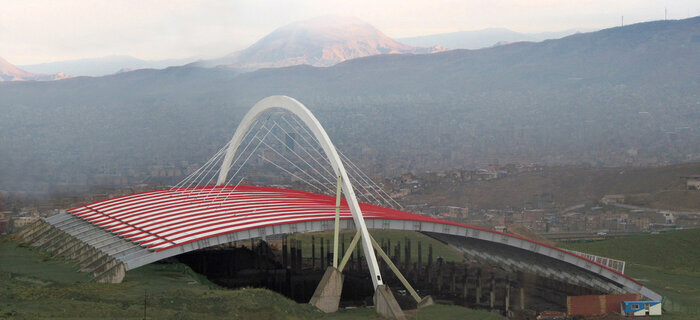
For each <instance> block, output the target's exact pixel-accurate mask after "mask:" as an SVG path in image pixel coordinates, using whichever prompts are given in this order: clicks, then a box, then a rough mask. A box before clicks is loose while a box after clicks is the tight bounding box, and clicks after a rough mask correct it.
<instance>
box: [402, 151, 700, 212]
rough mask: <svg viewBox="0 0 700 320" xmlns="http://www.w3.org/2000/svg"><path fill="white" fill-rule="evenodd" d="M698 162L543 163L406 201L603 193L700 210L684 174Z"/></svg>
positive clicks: (519, 201) (698, 168)
mask: <svg viewBox="0 0 700 320" xmlns="http://www.w3.org/2000/svg"><path fill="white" fill-rule="evenodd" d="M699 172H700V162H695V163H685V164H678V165H670V166H659V167H645V168H639V167H615V168H595V167H573V166H572V167H544V168H542V170H538V171H533V172H523V173H516V174H512V175H509V176H506V177H504V178H501V179H496V180H489V181H466V182H463V183H447V182H446V183H433V184H430V185H429V186H428V187H426V189H425V190H424V191H421V192H420V193H418V194H413V195H411V196H409V197H407V198H406V199H405V200H404V201H406V202H407V203H426V202H427V203H432V204H436V205H464V204H469V205H470V207H472V208H521V207H522V206H523V204H524V203H528V202H533V203H536V202H537V201H538V199H540V198H542V199H546V201H548V202H549V201H553V202H554V203H555V204H557V205H559V206H568V205H575V204H579V203H595V202H597V201H598V200H600V199H601V198H602V197H603V196H604V195H606V194H625V195H628V201H627V203H628V204H636V205H641V206H649V207H654V208H659V209H671V210H681V211H700V192H698V191H695V190H685V181H684V180H682V179H681V177H683V176H689V175H694V174H698V173H699Z"/></svg>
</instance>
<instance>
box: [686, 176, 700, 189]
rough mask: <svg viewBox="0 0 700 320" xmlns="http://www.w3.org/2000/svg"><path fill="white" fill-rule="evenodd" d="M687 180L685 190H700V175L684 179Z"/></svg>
mask: <svg viewBox="0 0 700 320" xmlns="http://www.w3.org/2000/svg"><path fill="white" fill-rule="evenodd" d="M682 178H683V179H685V188H686V189H688V190H700V174H696V175H692V176H687V177H682Z"/></svg>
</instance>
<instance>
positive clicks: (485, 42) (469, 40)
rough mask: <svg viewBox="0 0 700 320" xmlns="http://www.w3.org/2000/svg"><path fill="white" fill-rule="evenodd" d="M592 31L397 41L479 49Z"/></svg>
mask: <svg viewBox="0 0 700 320" xmlns="http://www.w3.org/2000/svg"><path fill="white" fill-rule="evenodd" d="M591 31H594V30H592V29H571V30H564V31H558V32H540V33H520V32H516V31H512V30H508V29H505V28H488V29H482V30H474V31H458V32H451V33H438V34H431V35H425V36H418V37H408V38H399V39H397V41H400V42H402V43H406V44H409V45H413V46H423V47H426V46H436V45H437V46H441V47H445V48H448V49H470V50H475V49H481V48H488V47H492V46H494V45H502V44H507V43H513V42H520V41H531V42H539V41H543V40H549V39H559V38H563V37H566V36H570V35H572V34H576V33H581V32H591Z"/></svg>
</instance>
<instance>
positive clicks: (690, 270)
mask: <svg viewBox="0 0 700 320" xmlns="http://www.w3.org/2000/svg"><path fill="white" fill-rule="evenodd" d="M699 244H700V229H692V230H681V231H672V232H665V233H661V234H658V235H651V234H639V235H633V236H630V237H624V238H616V239H609V240H604V241H595V242H578V243H562V244H561V246H562V247H565V248H567V249H573V250H578V251H583V252H588V253H592V254H597V255H602V256H607V257H611V258H618V259H622V260H625V261H626V262H627V267H626V270H625V273H626V274H628V275H630V276H632V277H634V278H635V279H638V280H640V281H642V282H644V283H645V285H647V286H648V287H649V288H651V289H652V290H654V291H656V292H658V293H659V294H661V295H663V296H664V297H665V298H667V299H670V300H671V301H672V302H673V303H677V304H680V305H682V306H683V310H686V313H680V315H679V316H681V318H679V319H698V318H700V308H699V307H698V306H697V305H698V304H699V303H700V245H699ZM691 312H692V313H694V314H691Z"/></svg>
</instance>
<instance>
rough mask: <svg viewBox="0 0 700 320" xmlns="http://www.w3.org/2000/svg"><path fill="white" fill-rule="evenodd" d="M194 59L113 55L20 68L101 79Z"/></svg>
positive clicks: (176, 64) (22, 66)
mask: <svg viewBox="0 0 700 320" xmlns="http://www.w3.org/2000/svg"><path fill="white" fill-rule="evenodd" d="M194 60H195V59H194V58H187V59H167V60H143V59H138V58H134V57H132V56H128V55H112V56H106V57H100V58H90V59H78V60H67V61H56V62H47V63H38V64H28V65H20V66H19V67H20V68H22V69H24V70H27V71H30V72H36V73H59V72H62V73H65V74H69V75H72V76H91V77H100V76H104V75H109V74H114V73H117V72H120V71H121V72H124V71H131V70H136V69H146V68H149V69H163V68H167V67H170V66H180V65H183V64H187V63H190V62H192V61H194Z"/></svg>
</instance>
